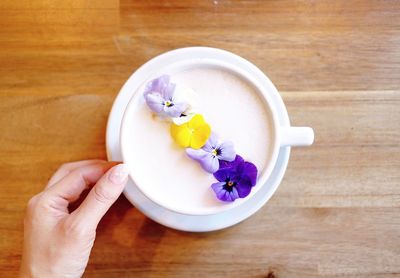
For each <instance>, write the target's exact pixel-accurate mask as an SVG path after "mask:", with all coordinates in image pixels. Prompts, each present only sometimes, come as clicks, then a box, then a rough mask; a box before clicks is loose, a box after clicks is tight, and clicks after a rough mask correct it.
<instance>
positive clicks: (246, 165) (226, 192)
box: [211, 155, 257, 202]
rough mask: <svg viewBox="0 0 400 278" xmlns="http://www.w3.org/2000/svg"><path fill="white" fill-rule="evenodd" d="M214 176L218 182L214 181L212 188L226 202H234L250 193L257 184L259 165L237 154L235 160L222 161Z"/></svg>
mask: <svg viewBox="0 0 400 278" xmlns="http://www.w3.org/2000/svg"><path fill="white" fill-rule="evenodd" d="M214 177H215V178H216V179H217V180H218V182H216V183H213V184H212V185H211V188H212V189H213V190H214V192H215V194H216V196H217V198H218V199H219V200H221V201H224V202H233V201H234V200H236V199H237V198H244V197H246V196H247V195H249V194H250V191H251V188H252V187H253V186H254V185H255V184H256V179H257V167H256V166H255V165H254V164H253V163H251V162H247V161H244V160H243V158H242V157H241V156H239V155H236V158H235V160H234V161H231V162H223V163H221V165H220V169H219V170H218V171H217V172H215V173H214Z"/></svg>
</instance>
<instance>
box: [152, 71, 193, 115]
mask: <svg viewBox="0 0 400 278" xmlns="http://www.w3.org/2000/svg"><path fill="white" fill-rule="evenodd" d="M175 86H176V85H175V84H174V83H171V82H170V77H169V75H162V76H160V77H158V78H156V79H153V80H151V81H150V82H149V83H147V85H146V88H145V90H144V98H145V100H146V103H147V106H148V107H149V108H150V109H151V110H152V111H153V112H155V113H157V114H158V115H160V116H169V117H179V116H181V114H182V113H183V112H184V111H185V110H186V109H187V108H188V105H187V104H186V103H185V102H181V101H179V100H176V99H175V97H174V91H175Z"/></svg>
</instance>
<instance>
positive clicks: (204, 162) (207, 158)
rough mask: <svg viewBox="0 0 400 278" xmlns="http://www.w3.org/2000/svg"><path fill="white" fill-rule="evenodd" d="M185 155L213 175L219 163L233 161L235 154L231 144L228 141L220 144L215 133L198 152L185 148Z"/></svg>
mask: <svg viewBox="0 0 400 278" xmlns="http://www.w3.org/2000/svg"><path fill="white" fill-rule="evenodd" d="M186 154H187V155H188V156H189V157H190V158H192V159H194V160H196V161H198V162H199V163H200V165H201V167H203V169H204V170H206V171H207V172H209V173H214V172H216V171H217V170H218V169H219V165H220V161H228V162H230V161H233V160H234V159H235V156H236V153H235V149H234V147H233V143H232V142H230V141H226V142H221V141H219V140H218V137H217V136H216V134H215V133H211V135H210V137H209V138H208V140H207V142H206V144H205V145H204V146H203V147H202V148H201V149H198V150H195V149H191V148H187V149H186Z"/></svg>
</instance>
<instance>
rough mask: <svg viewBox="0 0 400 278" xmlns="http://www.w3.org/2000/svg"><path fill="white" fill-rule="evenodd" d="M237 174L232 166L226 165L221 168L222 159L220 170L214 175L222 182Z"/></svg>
mask: <svg viewBox="0 0 400 278" xmlns="http://www.w3.org/2000/svg"><path fill="white" fill-rule="evenodd" d="M235 176H236V169H235V168H232V167H225V168H222V169H221V161H220V168H219V170H218V171H216V172H215V173H214V177H215V178H216V179H217V180H218V181H220V182H226V181H227V180H230V179H231V178H233V177H235Z"/></svg>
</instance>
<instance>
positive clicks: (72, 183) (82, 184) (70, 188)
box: [45, 162, 118, 203]
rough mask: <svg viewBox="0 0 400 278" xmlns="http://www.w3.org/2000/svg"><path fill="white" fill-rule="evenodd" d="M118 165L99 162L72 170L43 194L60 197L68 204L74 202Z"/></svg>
mask: <svg viewBox="0 0 400 278" xmlns="http://www.w3.org/2000/svg"><path fill="white" fill-rule="evenodd" d="M116 164H118V162H106V163H103V162H99V163H95V164H89V165H85V166H82V167H79V168H76V169H74V170H72V171H71V172H70V173H68V174H67V175H66V176H65V177H63V178H62V179H61V180H60V181H58V182H57V183H55V184H54V185H52V186H51V187H49V188H47V189H46V190H45V192H47V193H48V195H49V196H50V197H60V198H62V199H64V200H67V201H68V203H71V202H74V201H76V200H77V199H78V198H79V196H80V195H81V193H82V191H84V190H85V189H87V188H88V186H89V185H92V184H95V183H96V182H97V181H98V180H99V179H100V177H101V176H103V175H104V173H105V172H107V170H108V169H110V168H111V167H113V166H114V165H116Z"/></svg>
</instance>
